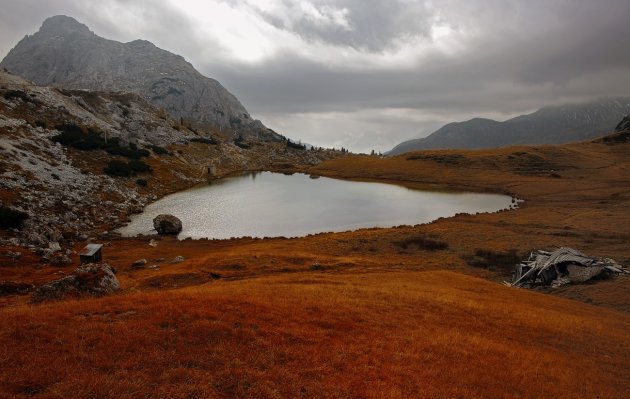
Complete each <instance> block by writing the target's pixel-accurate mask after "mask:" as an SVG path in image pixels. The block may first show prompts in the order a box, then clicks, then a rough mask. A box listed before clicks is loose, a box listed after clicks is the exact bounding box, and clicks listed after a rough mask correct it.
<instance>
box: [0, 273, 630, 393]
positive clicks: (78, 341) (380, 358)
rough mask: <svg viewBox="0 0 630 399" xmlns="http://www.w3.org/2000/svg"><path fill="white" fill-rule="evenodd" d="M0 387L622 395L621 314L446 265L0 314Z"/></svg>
mask: <svg viewBox="0 0 630 399" xmlns="http://www.w3.org/2000/svg"><path fill="white" fill-rule="evenodd" d="M1 313H2V314H1V315H0V317H2V319H3V323H2V326H1V327H0V342H3V343H4V344H5V345H3V346H2V347H1V349H0V361H1V363H2V372H1V373H0V392H1V394H0V395H2V396H4V397H31V396H39V397H59V398H61V397H112V398H113V397H116V398H124V397H129V398H132V397H133V398H135V397H176V398H179V397H181V398H184V397H186V398H194V397H199V398H202V397H252V398H259V397H278V398H284V397H330V398H343V397H347V398H350V397H353V398H354V397H366V398H368V397H369V398H409V397H418V398H451V397H461V398H489V397H492V398H514V397H521V398H531V397H554V398H594V397H601V398H622V397H625V395H626V393H627V389H628V388H629V386H628V377H629V376H630V375H629V373H628V366H629V364H628V359H629V358H630V357H629V356H630V341H629V340H628V333H627V331H628V329H629V328H630V317H629V316H627V315H625V314H621V313H617V312H614V311H608V310H602V309H600V308H596V307H592V306H588V305H580V304H576V303H574V302H572V301H567V300H564V299H560V298H554V297H550V296H546V295H542V294H536V293H532V292H528V291H523V290H515V289H509V288H505V287H501V286H497V285H496V284H494V283H491V282H487V281H485V280H481V279H476V278H473V277H468V276H464V275H461V274H457V273H452V272H439V271H438V272H386V273H383V272H379V273H365V274H345V275H331V274H325V273H320V272H312V273H300V274H293V275H290V276H275V277H274V276H270V277H263V278H258V279H251V280H241V281H232V282H216V283H213V284H211V285H206V286H203V287H196V288H188V289H185V290H179V291H167V292H164V291H161V292H153V293H140V294H133V295H124V296H115V297H110V298H104V299H95V300H83V301H68V302H65V303H63V304H62V305H61V306H60V304H51V305H44V306H38V307H17V308H14V309H4V310H2V311H1Z"/></svg>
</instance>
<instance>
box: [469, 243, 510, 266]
mask: <svg viewBox="0 0 630 399" xmlns="http://www.w3.org/2000/svg"><path fill="white" fill-rule="evenodd" d="M464 260H465V261H466V263H468V265H470V266H473V267H482V268H485V269H491V270H493V269H509V270H511V269H512V268H513V267H514V266H515V265H517V264H518V263H520V262H521V258H520V257H519V256H518V252H517V250H516V249H510V250H508V251H505V252H500V251H493V250H490V249H481V248H477V249H476V250H475V253H474V254H472V255H468V256H465V257H464Z"/></svg>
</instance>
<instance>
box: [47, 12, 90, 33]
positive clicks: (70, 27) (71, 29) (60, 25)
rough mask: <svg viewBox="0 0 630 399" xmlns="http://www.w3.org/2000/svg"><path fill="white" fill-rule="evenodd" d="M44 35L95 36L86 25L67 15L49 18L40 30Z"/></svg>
mask: <svg viewBox="0 0 630 399" xmlns="http://www.w3.org/2000/svg"><path fill="white" fill-rule="evenodd" d="M39 33H40V34H44V35H62V36H63V35H68V34H73V33H75V34H76V33H78V34H86V35H94V32H92V31H91V30H90V28H88V27H87V26H86V25H84V24H82V23H80V22H79V21H77V20H76V19H74V18H72V17H68V16H67V15H55V16H53V17H49V18H47V19H46V20H45V21H44V23H43V24H42V26H41V28H39Z"/></svg>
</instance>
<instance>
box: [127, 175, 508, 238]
mask: <svg viewBox="0 0 630 399" xmlns="http://www.w3.org/2000/svg"><path fill="white" fill-rule="evenodd" d="M510 203H511V198H510V197H509V196H505V195H496V194H478V193H444V192H434V191H420V190H411V189H407V188H404V187H400V186H395V185H391V184H383V183H364V182H352V181H346V180H336V179H329V178H325V177H320V178H317V179H312V178H310V177H309V176H308V175H304V174H294V175H290V176H287V175H284V174H279V173H271V172H262V173H256V174H250V175H245V176H239V177H231V178H227V179H222V180H219V181H216V182H213V183H212V184H209V185H207V186H203V187H198V188H194V189H191V190H187V191H182V192H179V193H176V194H173V195H169V196H167V197H164V198H163V199H161V200H159V201H157V202H155V203H153V204H151V205H149V206H147V207H146V209H145V210H144V212H143V213H142V214H139V215H135V216H133V217H132V221H131V223H129V225H127V226H126V227H123V228H121V229H120V230H119V231H120V232H121V233H122V234H123V235H124V236H135V235H137V234H140V233H142V234H151V233H155V230H153V218H154V217H155V216H157V215H159V214H162V213H167V214H171V215H174V216H177V217H178V218H180V219H181V221H182V224H183V227H184V229H183V231H182V232H181V233H180V235H179V238H182V239H183V238H186V237H192V238H220V239H223V238H230V237H243V236H251V237H278V236H285V237H299V236H305V235H307V234H312V233H320V232H328V231H346V230H355V229H359V228H363V227H392V226H397V225H401V224H409V225H414V224H418V223H427V222H430V221H432V220H435V219H437V218H439V217H449V216H453V215H455V214H456V213H460V212H465V213H475V212H494V211H497V210H501V209H506V208H508V207H509V206H510Z"/></svg>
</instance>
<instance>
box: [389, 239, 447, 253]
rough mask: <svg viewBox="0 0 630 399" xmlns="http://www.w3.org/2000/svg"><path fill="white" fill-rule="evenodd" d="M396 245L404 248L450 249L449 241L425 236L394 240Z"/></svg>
mask: <svg viewBox="0 0 630 399" xmlns="http://www.w3.org/2000/svg"><path fill="white" fill-rule="evenodd" d="M394 245H396V246H397V247H400V248H402V249H413V248H417V249H422V250H426V251H443V250H445V249H448V243H447V242H445V241H441V240H437V239H433V238H428V237H425V236H416V237H408V238H405V239H404V240H399V241H394Z"/></svg>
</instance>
